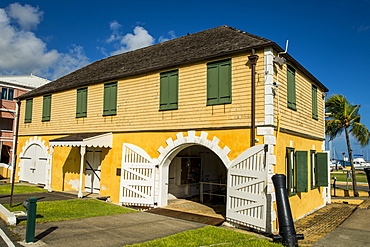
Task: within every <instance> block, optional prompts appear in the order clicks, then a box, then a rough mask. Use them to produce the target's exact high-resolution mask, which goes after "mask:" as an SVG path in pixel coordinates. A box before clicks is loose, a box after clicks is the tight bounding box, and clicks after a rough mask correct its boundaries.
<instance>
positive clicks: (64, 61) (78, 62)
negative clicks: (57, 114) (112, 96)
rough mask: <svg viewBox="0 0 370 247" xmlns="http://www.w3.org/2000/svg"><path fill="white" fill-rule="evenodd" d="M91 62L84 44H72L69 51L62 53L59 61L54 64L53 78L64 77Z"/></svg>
mask: <svg viewBox="0 0 370 247" xmlns="http://www.w3.org/2000/svg"><path fill="white" fill-rule="evenodd" d="M88 63H89V59H88V58H87V57H86V55H85V52H84V50H83V47H82V46H77V45H75V44H74V45H72V47H71V48H70V49H69V52H68V53H63V54H60V56H59V59H58V60H57V62H56V63H55V64H54V65H53V66H52V75H51V79H57V78H59V77H62V76H64V75H66V74H68V73H70V72H72V71H74V70H76V69H78V68H81V67H83V66H85V65H87V64H88Z"/></svg>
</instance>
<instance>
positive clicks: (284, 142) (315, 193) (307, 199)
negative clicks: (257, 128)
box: [275, 133, 324, 219]
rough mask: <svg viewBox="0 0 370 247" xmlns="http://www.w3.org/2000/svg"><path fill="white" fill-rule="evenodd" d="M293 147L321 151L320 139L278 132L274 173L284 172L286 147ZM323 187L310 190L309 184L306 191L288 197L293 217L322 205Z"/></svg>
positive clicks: (299, 149)
mask: <svg viewBox="0 0 370 247" xmlns="http://www.w3.org/2000/svg"><path fill="white" fill-rule="evenodd" d="M288 147H289V148H294V149H295V151H308V154H310V151H311V150H315V151H316V152H322V151H323V150H322V141H319V140H313V139H309V138H303V137H299V136H294V135H291V134H286V133H279V135H278V138H277V145H276V151H275V152H276V167H275V173H277V174H286V148H288ZM310 158H311V157H310V155H308V162H307V166H308V175H307V176H308V184H309V185H310V184H311V176H310V174H311V166H310ZM322 192H323V188H322V187H319V188H315V189H313V190H311V187H310V186H309V191H308V192H299V193H297V194H296V195H294V196H290V197H289V201H290V206H291V209H292V215H293V218H294V219H296V218H299V217H302V216H303V215H305V214H307V212H310V211H312V210H313V209H315V208H317V207H319V206H322V205H323V203H324V201H323V200H324V199H323V197H322V194H321V193H322Z"/></svg>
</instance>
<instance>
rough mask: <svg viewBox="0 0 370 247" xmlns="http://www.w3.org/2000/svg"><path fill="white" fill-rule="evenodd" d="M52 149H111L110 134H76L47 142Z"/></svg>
mask: <svg viewBox="0 0 370 247" xmlns="http://www.w3.org/2000/svg"><path fill="white" fill-rule="evenodd" d="M49 144H50V146H54V147H81V146H86V147H100V148H112V133H111V132H93V133H77V134H72V135H68V136H64V137H61V138H57V139H53V140H50V141H49Z"/></svg>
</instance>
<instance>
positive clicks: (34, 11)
mask: <svg viewBox="0 0 370 247" xmlns="http://www.w3.org/2000/svg"><path fill="white" fill-rule="evenodd" d="M7 12H8V15H9V17H11V18H13V19H14V20H15V21H17V22H18V24H19V25H20V26H21V28H22V29H24V30H31V29H34V28H36V27H37V25H38V24H40V21H41V19H42V16H43V14H44V13H43V12H42V11H39V8H35V7H32V6H31V5H28V4H25V5H24V6H22V5H20V4H19V3H12V4H10V5H9V7H8V8H7Z"/></svg>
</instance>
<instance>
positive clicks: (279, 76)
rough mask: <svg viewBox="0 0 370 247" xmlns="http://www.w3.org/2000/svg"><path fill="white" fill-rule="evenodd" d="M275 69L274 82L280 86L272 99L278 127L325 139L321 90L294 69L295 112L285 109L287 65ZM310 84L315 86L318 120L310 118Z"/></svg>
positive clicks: (323, 104)
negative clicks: (278, 122)
mask: <svg viewBox="0 0 370 247" xmlns="http://www.w3.org/2000/svg"><path fill="white" fill-rule="evenodd" d="M274 67H275V74H274V81H278V82H279V83H280V84H281V85H280V87H279V89H278V90H277V91H276V96H275V99H274V110H275V112H274V114H275V116H276V118H275V121H276V123H277V116H278V113H280V116H281V121H280V127H281V128H284V129H288V130H294V131H296V132H299V133H304V134H307V135H311V136H315V137H319V138H325V133H324V124H325V121H324V107H325V100H324V98H323V97H322V93H323V90H322V89H321V88H320V87H319V86H318V85H316V84H314V83H313V81H312V80H311V79H309V78H308V77H307V76H306V75H304V74H303V73H302V72H301V71H300V70H299V69H298V68H296V67H294V66H292V67H293V68H295V69H296V73H295V77H296V103H297V110H292V109H290V108H288V107H287V105H288V103H287V102H288V101H287V97H288V96H287V65H286V64H284V65H283V66H282V67H281V68H280V67H279V66H277V65H274ZM312 84H314V85H316V86H317V105H318V109H317V111H318V120H315V119H313V118H312ZM276 125H277V124H276Z"/></svg>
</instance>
